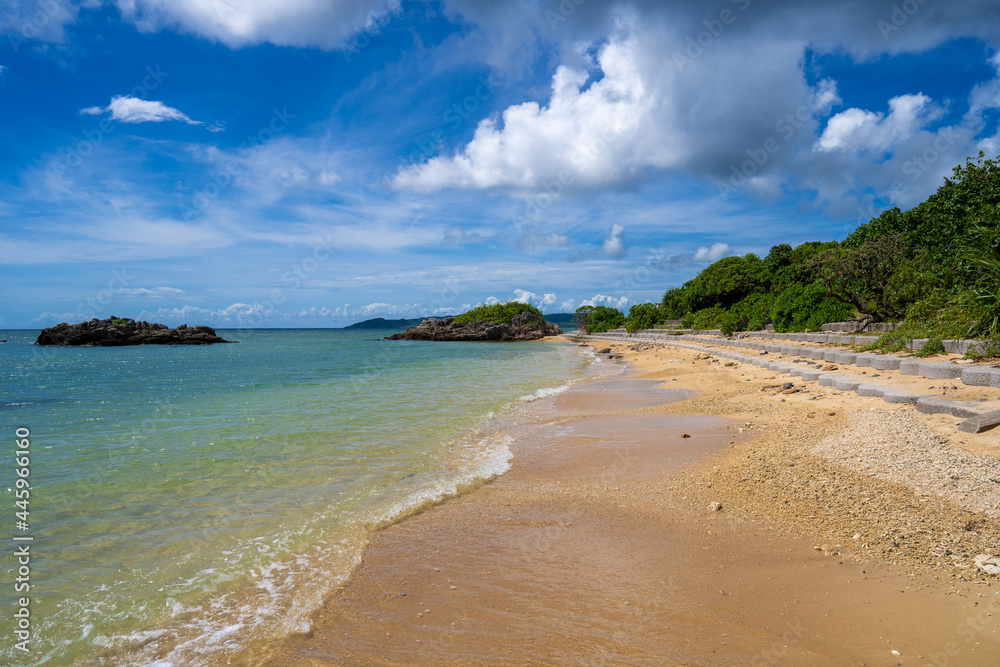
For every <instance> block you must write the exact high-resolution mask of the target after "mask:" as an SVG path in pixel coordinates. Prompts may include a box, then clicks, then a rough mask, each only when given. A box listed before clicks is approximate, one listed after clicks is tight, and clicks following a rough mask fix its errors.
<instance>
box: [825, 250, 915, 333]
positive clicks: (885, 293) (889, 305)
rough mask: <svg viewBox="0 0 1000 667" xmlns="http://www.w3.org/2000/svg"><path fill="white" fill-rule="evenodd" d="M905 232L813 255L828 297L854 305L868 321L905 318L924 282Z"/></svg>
mask: <svg viewBox="0 0 1000 667" xmlns="http://www.w3.org/2000/svg"><path fill="white" fill-rule="evenodd" d="M909 250H910V247H909V245H908V244H907V243H906V240H905V238H904V237H903V235H902V234H889V235H887V236H882V237H877V238H874V239H871V240H868V241H865V242H864V243H863V244H861V245H860V246H858V247H856V248H838V249H830V250H824V251H823V252H821V253H819V254H817V255H815V256H814V257H813V258H812V262H813V266H814V267H815V269H816V273H817V274H818V276H819V278H820V280H821V281H822V282H823V285H824V286H825V287H826V293H827V296H830V297H833V298H834V299H837V300H838V301H840V302H842V303H845V304H848V305H850V306H853V307H854V308H855V309H856V310H857V311H858V312H859V313H860V314H862V315H864V316H865V318H866V319H867V321H869V322H884V321H886V320H892V319H899V318H901V317H903V315H904V314H905V311H906V306H907V305H908V304H910V303H912V302H913V301H915V300H916V299H917V298H919V297H920V294H921V293H922V291H923V289H924V287H925V285H924V284H923V283H922V281H921V280H918V279H915V278H917V276H916V275H915V274H916V273H918V269H919V266H918V265H917V264H918V262H916V261H914V260H909V259H908V257H907V255H908V253H909Z"/></svg>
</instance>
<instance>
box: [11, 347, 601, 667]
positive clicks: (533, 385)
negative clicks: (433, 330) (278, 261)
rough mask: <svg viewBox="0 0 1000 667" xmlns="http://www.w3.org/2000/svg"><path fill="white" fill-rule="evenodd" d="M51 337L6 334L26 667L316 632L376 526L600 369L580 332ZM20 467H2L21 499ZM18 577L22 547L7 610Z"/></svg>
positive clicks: (158, 658)
mask: <svg viewBox="0 0 1000 667" xmlns="http://www.w3.org/2000/svg"><path fill="white" fill-rule="evenodd" d="M36 333H37V332H33V331H31V332H18V331H3V332H0V338H6V339H7V340H8V341H10V342H8V343H4V344H2V345H0V388H2V389H0V414H2V415H3V424H4V428H5V429H6V430H7V432H8V437H9V438H10V439H11V440H13V438H14V432H15V429H17V428H22V427H23V428H28V429H30V431H31V449H32V463H31V477H30V479H31V482H32V490H31V494H32V495H31V505H30V510H31V521H30V528H29V530H28V531H26V532H25V533H24V534H28V535H30V536H31V537H33V541H32V543H31V544H32V556H33V557H32V562H31V568H32V583H33V584H34V588H33V589H32V591H31V612H32V623H33V626H32V630H33V637H32V640H31V643H30V647H31V650H32V653H31V656H30V659H28V656H25V655H24V654H23V653H21V652H18V651H15V649H13V648H5V652H0V661H2V662H3V663H4V664H45V665H69V664H97V665H102V664H106V665H118V664H142V665H148V664H159V665H170V664H175V665H197V664H209V663H210V662H217V661H221V660H224V659H225V657H226V656H227V655H232V654H234V653H236V652H238V651H241V650H242V649H245V648H246V647H247V646H248V645H249V643H250V641H251V638H253V640H254V641H268V640H269V639H273V638H274V637H280V636H283V635H285V634H288V633H292V632H302V631H305V630H306V629H307V628H308V622H309V621H308V617H309V614H310V613H311V612H312V611H313V610H314V609H315V608H316V607H317V606H318V605H319V604H320V602H321V601H322V599H323V598H324V596H325V595H327V594H328V593H329V592H330V591H331V590H332V589H333V588H334V587H336V586H337V584H338V583H340V582H342V581H343V580H344V579H345V578H346V577H347V575H348V574H349V573H350V572H351V570H352V569H353V568H354V567H355V566H356V564H357V563H358V561H359V559H360V554H361V552H362V550H363V548H364V545H365V544H366V543H367V541H368V538H369V536H370V534H371V531H372V530H373V529H375V528H377V527H379V526H381V525H385V524H387V523H391V522H393V521H395V520H398V519H399V518H400V517H402V516H405V515H406V514H408V513H411V512H413V511H415V510H417V509H419V508H420V507H423V506H426V505H427V504H430V503H434V502H437V501H439V500H440V499H442V498H444V497H448V496H450V495H454V494H456V493H459V492H461V491H462V490H465V489H469V488H472V487H474V486H476V485H478V484H480V483H482V481H484V480H486V479H489V478H491V477H493V476H495V475H497V474H500V473H502V472H503V471H504V470H506V469H507V467H508V461H509V458H510V450H509V448H508V444H509V435H508V434H507V433H506V432H505V431H504V420H503V415H504V414H506V413H507V412H508V411H509V410H510V409H511V408H512V407H513V406H518V405H523V404H524V402H525V401H530V400H532V399H535V398H540V397H544V396H548V395H551V394H553V393H557V392H558V391H560V390H561V389H563V388H565V387H567V386H568V385H569V384H570V383H572V382H574V381H576V380H579V379H581V378H583V377H585V376H587V375H588V374H589V373H590V372H591V371H589V370H588V369H589V368H590V367H591V365H592V361H591V360H592V357H590V358H588V357H587V356H586V354H585V353H583V352H581V351H580V350H579V349H577V348H574V347H573V346H571V345H568V344H549V343H521V344H468V343H423V342H411V341H394V342H385V341H381V340H373V338H375V337H377V336H381V335H384V334H385V333H386V332H371V331H365V332H348V331H331V330H259V331H240V332H237V331H225V332H224V331H220V335H222V336H223V337H226V338H231V339H238V340H240V341H241V342H240V344H238V345H216V346H205V347H200V346H199V347H129V348H38V347H36V346H33V345H31V344H30V343H31V342H32V341H33V339H34V336H35V335H36ZM598 366H600V364H598ZM604 366H607V364H604ZM15 479H16V477H15V475H14V466H13V463H10V464H9V465H7V466H5V469H3V468H0V493H2V494H3V496H4V502H5V503H6V504H7V505H8V506H10V507H11V508H12V507H13V503H14V497H13V496H14V494H13V487H14V482H15ZM11 514H13V509H12V510H11ZM9 521H10V524H11V525H10V527H9V529H8V532H10V533H14V532H16V531H15V527H14V519H13V517H11V519H10V520H9ZM15 576H16V570H15V564H14V562H13V559H11V558H5V559H4V561H3V571H2V578H0V590H2V593H3V595H2V597H0V608H4V609H12V608H13V607H12V605H13V603H14V594H13V583H14V578H15ZM12 630H13V619H12V618H11V617H10V615H4V616H3V617H0V632H2V633H3V635H4V636H10V634H11V632H12Z"/></svg>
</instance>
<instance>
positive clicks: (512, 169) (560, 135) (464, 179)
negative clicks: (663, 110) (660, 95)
mask: <svg viewBox="0 0 1000 667" xmlns="http://www.w3.org/2000/svg"><path fill="white" fill-rule="evenodd" d="M638 51H639V45H638V40H637V39H636V38H635V37H633V36H631V35H630V34H628V32H627V31H626V32H623V33H621V34H618V35H615V36H614V37H612V39H611V40H610V41H609V42H608V43H607V44H606V45H605V46H604V47H603V48H602V49H601V51H600V54H599V55H598V58H597V60H598V63H599V64H600V67H601V70H602V74H603V78H601V80H600V81H596V82H591V83H590V85H589V86H585V84H587V83H588V82H589V81H590V75H589V74H588V73H587V72H586V71H583V70H580V69H572V68H570V67H567V66H560V67H559V68H558V69H557V70H556V73H555V75H554V76H553V79H552V95H551V98H550V101H549V103H548V105H546V106H541V105H539V104H538V103H537V102H525V103H523V104H518V105H515V106H512V107H509V108H508V109H506V110H505V111H504V112H503V116H502V123H498V121H497V120H496V119H493V118H487V119H485V120H483V121H481V122H480V123H479V126H478V127H477V128H476V132H475V135H474V137H473V139H472V141H471V142H470V143H469V144H468V145H467V146H465V147H464V148H463V149H461V150H460V151H459V152H458V153H457V154H455V155H453V156H438V157H434V158H432V159H430V160H428V161H427V162H424V163H421V164H417V165H410V166H406V167H403V168H402V169H400V171H399V172H398V173H397V174H396V176H395V178H394V180H393V184H394V185H395V187H397V188H401V189H411V190H417V191H422V192H429V191H433V190H438V189H441V188H446V187H460V188H492V187H498V186H516V187H521V188H538V187H541V186H542V185H543V184H545V183H547V182H548V181H550V180H551V181H553V182H556V183H558V182H559V181H560V180H561V181H562V182H563V183H564V184H565V185H569V184H570V183H574V182H576V183H577V184H586V183H603V182H607V181H609V180H617V178H618V177H619V176H620V169H621V166H620V165H621V164H622V161H623V159H624V158H626V157H627V156H628V155H629V154H630V153H633V152H634V151H635V150H636V149H637V148H638V146H637V145H636V144H634V143H633V138H634V137H635V136H636V135H637V133H638V130H639V129H640V127H641V126H642V125H643V123H644V121H645V120H646V119H648V116H649V109H650V108H651V106H652V105H653V104H655V102H656V100H655V98H654V97H653V96H652V95H649V94H648V93H647V90H646V89H647V83H646V82H645V81H644V79H643V73H642V72H641V71H640V68H639V63H638V62H637V61H638V58H639V53H638ZM650 129H651V128H650ZM646 145H647V146H649V147H651V148H654V149H660V148H661V147H658V146H657V145H656V142H649V143H647V144H646ZM667 152H669V151H667ZM670 161H672V158H671V157H670V156H669V155H663V154H661V155H657V154H656V153H655V152H654V153H648V152H646V153H645V154H643V155H638V156H633V157H632V159H631V160H629V162H631V163H633V164H642V163H647V162H648V163H654V162H670ZM625 168H626V169H627V168H629V165H626V166H625ZM560 175H563V176H562V178H560Z"/></svg>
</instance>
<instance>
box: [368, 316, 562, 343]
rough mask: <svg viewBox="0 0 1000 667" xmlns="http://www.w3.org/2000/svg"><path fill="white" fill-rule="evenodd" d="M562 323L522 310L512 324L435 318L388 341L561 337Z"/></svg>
mask: <svg viewBox="0 0 1000 667" xmlns="http://www.w3.org/2000/svg"><path fill="white" fill-rule="evenodd" d="M561 333H562V329H560V328H559V325H558V324H553V323H551V322H546V321H545V319H543V318H541V317H539V316H538V315H535V314H534V313H518V314H517V315H515V316H514V317H513V318H512V319H511V321H510V323H509V324H501V323H497V322H456V321H455V318H454V317H445V318H443V319H438V318H436V317H432V318H430V319H427V320H424V321H423V322H421V323H420V324H419V325H418V326H415V327H410V328H409V329H407V330H406V331H404V332H403V333H398V334H393V335H391V336H388V337H387V338H386V340H460V341H520V340H538V339H539V338H544V337H545V336H558V335H559V334H561Z"/></svg>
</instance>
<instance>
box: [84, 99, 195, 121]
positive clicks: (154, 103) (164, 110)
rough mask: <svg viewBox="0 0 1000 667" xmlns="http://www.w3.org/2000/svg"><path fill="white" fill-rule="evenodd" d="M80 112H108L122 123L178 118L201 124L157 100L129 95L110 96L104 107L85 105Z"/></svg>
mask: <svg viewBox="0 0 1000 667" xmlns="http://www.w3.org/2000/svg"><path fill="white" fill-rule="evenodd" d="M80 113H82V114H86V115H89V116H99V115H101V114H104V113H110V114H111V119H112V120H117V121H120V122H122V123H162V122H163V121H167V120H179V121H183V122H185V123H187V124H188V125H201V124H202V122H201V121H199V120H192V119H190V118H188V117H187V115H185V114H184V113H183V112H181V111H179V110H177V109H174V108H173V107H168V106H167V105H166V104H164V103H163V102H160V101H158V100H144V99H142V98H139V97H132V96H130V95H116V96H114V97H112V98H111V104H109V105H108V106H106V107H87V108H85V109H80Z"/></svg>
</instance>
